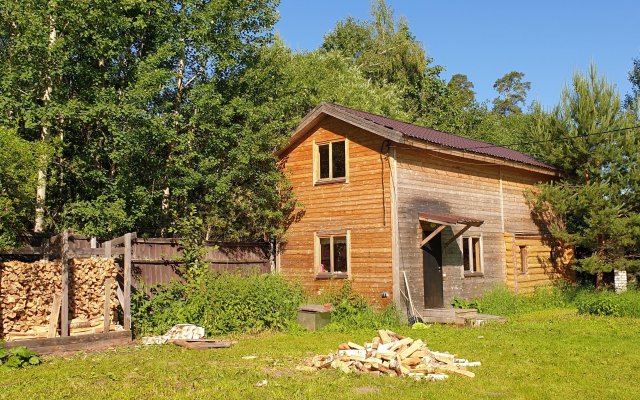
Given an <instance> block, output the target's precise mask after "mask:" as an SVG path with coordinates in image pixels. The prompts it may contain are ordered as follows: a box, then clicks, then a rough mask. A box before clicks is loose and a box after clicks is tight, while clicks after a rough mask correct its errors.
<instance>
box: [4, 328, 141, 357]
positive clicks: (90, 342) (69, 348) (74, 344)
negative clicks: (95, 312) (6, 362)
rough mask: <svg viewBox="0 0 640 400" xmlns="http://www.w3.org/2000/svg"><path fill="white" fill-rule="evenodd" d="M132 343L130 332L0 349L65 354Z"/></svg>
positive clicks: (9, 344)
mask: <svg viewBox="0 0 640 400" xmlns="http://www.w3.org/2000/svg"><path fill="white" fill-rule="evenodd" d="M130 343H131V332H130V331H119V332H109V333H94V334H90V335H79V336H67V337H56V338H50V339H28V340H16V341H11V342H6V343H3V344H0V348H2V347H4V348H7V349H9V348H12V347H17V346H25V347H28V348H29V349H31V350H33V351H35V352H36V353H38V354H65V353H69V352H74V351H82V350H101V349H107V348H109V347H114V346H125V345H129V344H130Z"/></svg>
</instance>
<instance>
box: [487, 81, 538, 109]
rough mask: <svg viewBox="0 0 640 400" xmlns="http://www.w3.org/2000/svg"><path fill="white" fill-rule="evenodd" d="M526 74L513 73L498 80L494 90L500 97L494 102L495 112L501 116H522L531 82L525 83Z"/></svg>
mask: <svg viewBox="0 0 640 400" xmlns="http://www.w3.org/2000/svg"><path fill="white" fill-rule="evenodd" d="M523 79H524V73H522V72H518V71H511V72H509V73H508V74H505V75H504V76H503V77H502V78H499V79H497V80H496V82H495V83H494V84H493V88H494V89H495V90H496V92H498V94H499V95H500V96H499V97H496V98H495V99H494V100H493V111H495V112H497V113H498V114H501V115H511V114H521V113H522V108H520V104H522V105H524V104H525V102H526V101H527V92H528V91H529V90H530V89H531V82H526V81H525V82H523V81H522V80H523Z"/></svg>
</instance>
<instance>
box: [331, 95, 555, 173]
mask: <svg viewBox="0 0 640 400" xmlns="http://www.w3.org/2000/svg"><path fill="white" fill-rule="evenodd" d="M328 105H329V106H332V107H335V108H337V109H339V110H341V111H343V112H346V113H348V114H350V115H353V116H355V117H358V118H362V119H365V120H367V121H370V122H373V123H374V124H377V125H380V126H383V127H385V128H388V129H392V130H394V131H398V132H400V133H402V134H403V135H406V136H410V137H412V138H416V139H421V140H425V141H427V142H431V143H434V144H438V145H441V146H445V147H449V148H452V149H456V150H462V151H468V152H471V153H477V154H485V155H488V156H493V157H498V158H502V159H506V160H511V161H516V162H519V163H523V164H528V165H533V166H536V167H542V168H546V169H550V170H555V168H554V167H553V166H551V165H549V164H546V163H544V162H542V161H540V160H537V159H535V158H533V157H532V156H530V155H528V154H525V153H521V152H519V151H516V150H512V149H508V148H506V147H501V146H497V145H493V144H491V143H487V142H483V141H480V140H475V139H468V138H465V137H462V136H457V135H453V134H451V133H446V132H440V131H436V130H435V129H430V128H425V127H423V126H418V125H413V124H408V123H406V122H401V121H397V120H394V119H391V118H387V117H383V116H380V115H376V114H371V113H368V112H364V111H360V110H355V109H353V108H349V107H345V106H341V105H338V104H333V103H330V104H328Z"/></svg>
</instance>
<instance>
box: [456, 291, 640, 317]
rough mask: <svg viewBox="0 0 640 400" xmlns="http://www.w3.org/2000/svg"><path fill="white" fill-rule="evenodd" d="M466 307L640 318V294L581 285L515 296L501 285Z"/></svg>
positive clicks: (483, 310) (502, 312) (502, 311)
mask: <svg viewBox="0 0 640 400" xmlns="http://www.w3.org/2000/svg"><path fill="white" fill-rule="evenodd" d="M455 303H456V304H457V305H459V304H462V303H465V302H463V301H461V300H457V301H456V302H455ZM466 304H473V305H474V306H475V307H477V308H478V311H479V312H481V313H486V314H494V315H502V316H512V315H518V314H524V313H528V312H533V311H540V310H548V309H553V308H576V309H577V311H578V313H579V314H591V315H611V316H629V317H636V318H640V292H639V291H637V290H629V291H627V292H624V293H621V294H617V293H613V292H611V291H608V290H595V289H594V288H592V287H587V286H580V285H559V286H548V287H541V288H537V289H536V290H535V291H534V292H533V293H532V294H529V295H516V294H514V293H512V292H510V291H509V290H508V289H507V288H506V287H505V286H498V287H496V288H494V289H493V290H491V291H489V292H487V293H485V294H484V295H483V296H481V297H479V298H477V299H474V300H473V301H471V302H466Z"/></svg>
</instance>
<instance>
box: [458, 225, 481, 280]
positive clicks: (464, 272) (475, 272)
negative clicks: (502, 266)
mask: <svg viewBox="0 0 640 400" xmlns="http://www.w3.org/2000/svg"><path fill="white" fill-rule="evenodd" d="M465 239H468V240H467V253H468V254H469V267H472V266H475V259H473V257H472V256H473V239H478V242H479V247H480V256H479V260H480V268H477V266H475V267H476V268H477V269H476V270H471V269H470V270H469V271H467V270H465V269H464V250H465V249H464V242H465ZM483 242H484V241H483V239H482V235H481V234H476V235H465V236H463V237H462V238H461V239H460V248H461V249H462V276H463V277H464V276H481V275H484V243H483Z"/></svg>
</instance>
